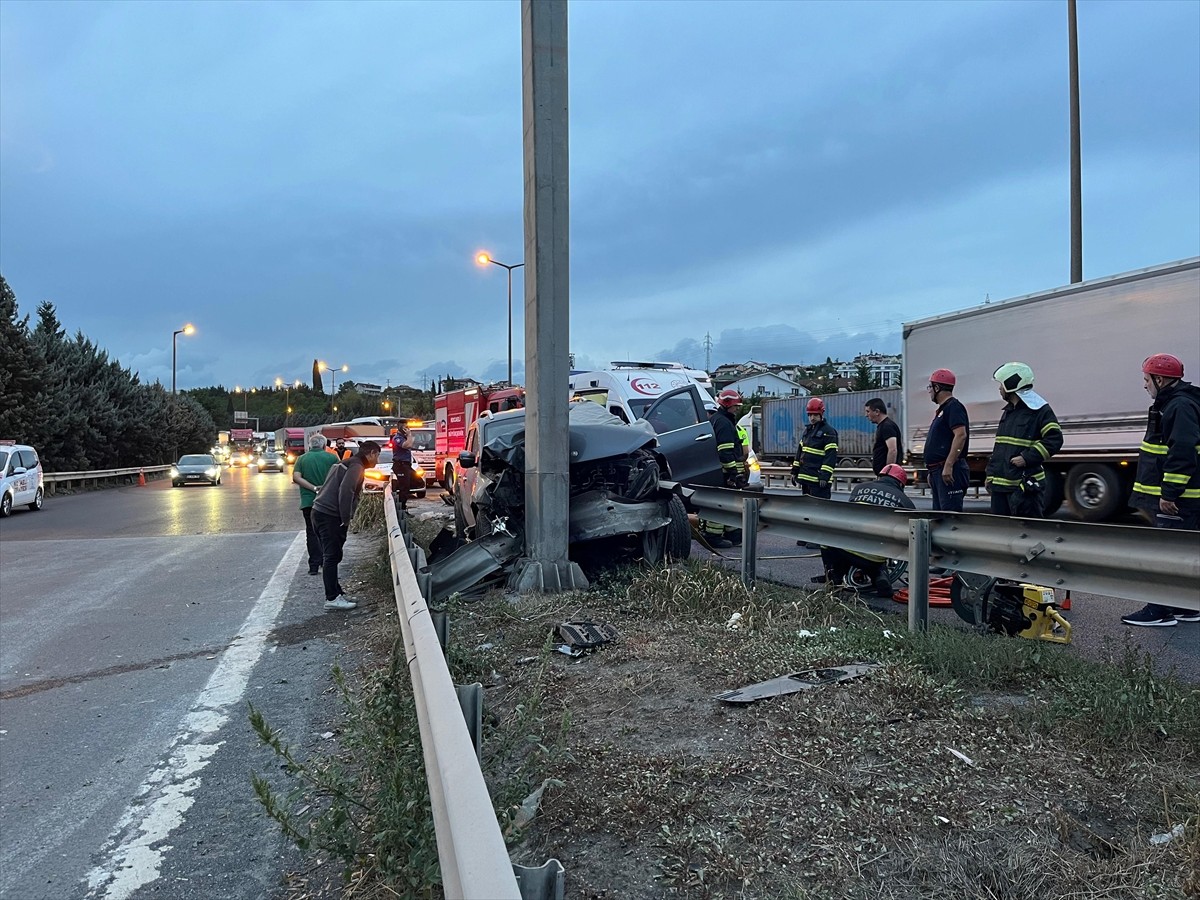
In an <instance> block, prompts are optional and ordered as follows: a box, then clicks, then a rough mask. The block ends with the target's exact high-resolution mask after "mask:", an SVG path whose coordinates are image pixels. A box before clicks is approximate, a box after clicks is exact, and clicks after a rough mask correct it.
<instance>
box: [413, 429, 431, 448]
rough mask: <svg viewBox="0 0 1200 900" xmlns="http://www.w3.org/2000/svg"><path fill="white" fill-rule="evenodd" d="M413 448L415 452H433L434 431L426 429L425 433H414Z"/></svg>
mask: <svg viewBox="0 0 1200 900" xmlns="http://www.w3.org/2000/svg"><path fill="white" fill-rule="evenodd" d="M412 448H413V449H414V450H432V449H433V431H432V430H430V429H425V430H424V431H414V432H412Z"/></svg>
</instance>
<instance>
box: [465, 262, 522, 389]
mask: <svg viewBox="0 0 1200 900" xmlns="http://www.w3.org/2000/svg"><path fill="white" fill-rule="evenodd" d="M475 261H476V262H477V263H479V265H481V266H486V265H487V264H488V263H491V264H492V265H494V266H500V267H502V268H504V269H507V270H508V383H509V384H510V385H511V384H512V270H513V269H519V268H521V267H522V266H524V265H525V263H523V262H519V263H515V264H514V265H511V266H510V265H508V264H506V263H502V262H500V261H499V260H498V259H492V257H491V256H490V255H489V254H487V253H480V254H479V255H478V256H476V257H475Z"/></svg>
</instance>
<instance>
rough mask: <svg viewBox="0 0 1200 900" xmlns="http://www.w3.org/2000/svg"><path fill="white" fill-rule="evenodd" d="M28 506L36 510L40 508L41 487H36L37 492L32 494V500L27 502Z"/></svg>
mask: <svg viewBox="0 0 1200 900" xmlns="http://www.w3.org/2000/svg"><path fill="white" fill-rule="evenodd" d="M29 508H30V509H32V510H33V511H34V512H37V511H38V510H39V509H41V508H42V489H41V488H38V489H37V493H36V494H34V495H33V502H32V503H30V504H29Z"/></svg>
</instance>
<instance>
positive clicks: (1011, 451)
mask: <svg viewBox="0 0 1200 900" xmlns="http://www.w3.org/2000/svg"><path fill="white" fill-rule="evenodd" d="M992 378H993V379H995V381H996V383H997V384H998V385H999V386H1000V396H1001V397H1003V398H1004V402H1005V404H1006V405H1005V407H1004V412H1002V413H1001V414H1000V424H999V425H998V426H997V427H996V445H995V447H994V448H993V449H992V458H991V459H989V460H988V464H987V478H986V481H985V483H986V484H987V486H988V490H989V491H990V492H991V495H992V509H991V511H992V512H993V513H994V514H995V515H998V516H1021V517H1022V518H1027V519H1028V518H1035V519H1040V518H1042V508H1043V506H1044V501H1043V496H1042V495H1043V491H1044V489H1045V481H1046V470H1045V468H1044V464H1045V462H1046V460H1048V459H1049V458H1050V457H1051V456H1053V455H1054V454H1055V453H1057V452H1058V451H1059V450H1061V449H1062V444H1063V434H1062V428H1061V427H1060V426H1059V424H1058V419H1057V417H1056V416H1055V415H1054V410H1052V409H1051V408H1050V404H1049V403H1047V402H1046V400H1045V398H1044V397H1042V396H1041V395H1040V394H1038V393H1037V392H1036V391H1035V390H1034V389H1033V369H1031V368H1029V366H1027V365H1025V363H1022V362H1010V363H1005V364H1004V365H1002V366H1000V368H998V369H997V370H996V371H995V372H994V373H993V374H992Z"/></svg>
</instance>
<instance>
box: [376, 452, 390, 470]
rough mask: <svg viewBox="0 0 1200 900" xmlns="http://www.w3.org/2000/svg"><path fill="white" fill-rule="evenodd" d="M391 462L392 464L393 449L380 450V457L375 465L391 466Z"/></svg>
mask: <svg viewBox="0 0 1200 900" xmlns="http://www.w3.org/2000/svg"><path fill="white" fill-rule="evenodd" d="M391 464H392V451H391V450H380V451H379V459H378V460H376V462H375V465H376V466H390V465H391Z"/></svg>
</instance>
